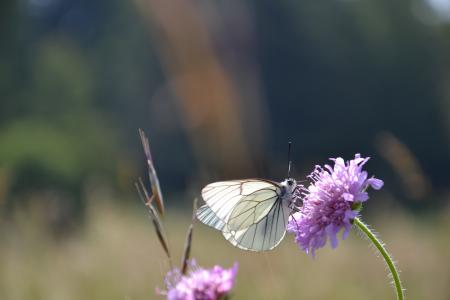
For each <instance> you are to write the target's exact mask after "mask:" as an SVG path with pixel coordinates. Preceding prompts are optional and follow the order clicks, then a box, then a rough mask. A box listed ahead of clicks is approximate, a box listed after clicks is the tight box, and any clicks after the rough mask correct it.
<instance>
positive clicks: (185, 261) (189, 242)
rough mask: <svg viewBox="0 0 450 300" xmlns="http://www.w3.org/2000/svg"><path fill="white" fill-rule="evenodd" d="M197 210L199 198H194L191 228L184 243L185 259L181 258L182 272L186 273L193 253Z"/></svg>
mask: <svg viewBox="0 0 450 300" xmlns="http://www.w3.org/2000/svg"><path fill="white" fill-rule="evenodd" d="M196 211H197V198H195V199H194V204H193V209H192V222H191V225H189V229H188V231H187V234H186V242H185V243H184V252H183V259H182V260H181V266H182V267H181V274H183V275H184V274H186V272H187V268H188V262H189V258H190V255H191V246H192V233H193V231H194V221H195V217H196V216H195V213H196Z"/></svg>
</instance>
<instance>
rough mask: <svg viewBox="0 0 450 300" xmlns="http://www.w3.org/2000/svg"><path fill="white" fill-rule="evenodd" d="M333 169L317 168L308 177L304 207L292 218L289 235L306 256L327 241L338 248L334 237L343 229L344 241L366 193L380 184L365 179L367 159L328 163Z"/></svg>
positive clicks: (336, 160)
mask: <svg viewBox="0 0 450 300" xmlns="http://www.w3.org/2000/svg"><path fill="white" fill-rule="evenodd" d="M331 160H332V161H334V167H331V166H329V165H325V166H324V167H321V166H316V167H315V169H314V171H313V172H312V173H311V175H310V176H309V177H310V178H311V180H312V183H311V184H310V185H309V187H308V189H306V190H304V194H303V197H302V200H303V206H301V207H300V208H299V212H297V213H295V214H293V215H292V217H291V218H290V220H289V223H288V227H287V229H288V231H289V232H293V233H295V234H296V238H295V240H296V242H297V244H298V245H299V247H300V248H301V249H302V250H304V251H305V252H306V253H311V254H312V255H313V256H314V255H315V250H316V249H319V248H322V247H323V246H325V244H326V242H327V239H329V240H330V243H331V247H333V248H336V247H337V245H338V238H337V234H338V233H339V231H340V230H341V229H342V228H344V232H343V239H345V238H346V237H347V235H348V233H349V231H350V228H351V226H352V220H353V219H354V218H356V217H357V216H358V213H359V207H360V204H361V203H362V202H364V201H367V199H369V195H368V194H367V192H366V189H367V188H368V187H369V186H371V187H372V188H374V189H376V190H378V189H380V188H381V187H382V186H383V181H382V180H380V179H376V178H374V177H371V178H367V177H368V176H367V172H366V171H363V170H362V167H363V166H364V164H365V163H366V162H367V161H368V160H369V158H362V157H361V156H360V155H359V154H356V155H355V158H354V159H353V160H350V161H347V162H345V161H344V160H343V159H342V158H341V157H338V158H336V159H331Z"/></svg>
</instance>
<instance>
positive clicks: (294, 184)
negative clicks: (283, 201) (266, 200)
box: [281, 178, 297, 194]
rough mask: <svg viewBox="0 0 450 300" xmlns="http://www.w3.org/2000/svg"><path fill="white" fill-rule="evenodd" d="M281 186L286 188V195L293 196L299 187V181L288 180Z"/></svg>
mask: <svg viewBox="0 0 450 300" xmlns="http://www.w3.org/2000/svg"><path fill="white" fill-rule="evenodd" d="M281 186H282V187H283V188H284V190H285V192H286V193H288V194H292V193H293V192H294V190H295V188H296V187H297V181H295V179H293V178H287V179H286V180H284V181H283V182H282V183H281Z"/></svg>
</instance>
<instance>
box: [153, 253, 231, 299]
mask: <svg viewBox="0 0 450 300" xmlns="http://www.w3.org/2000/svg"><path fill="white" fill-rule="evenodd" d="M236 273H237V263H235V264H234V266H233V267H232V268H230V269H223V268H222V267H220V266H214V267H213V268H212V269H203V268H200V267H198V266H197V264H196V262H195V261H194V260H192V261H191V262H190V272H189V273H188V274H186V275H182V274H181V272H180V270H179V269H174V270H172V271H170V272H169V273H167V276H166V279H165V282H166V286H167V291H163V292H159V294H162V295H166V296H167V299H168V300H219V299H223V298H224V297H226V296H227V295H228V294H229V292H230V291H231V289H232V288H233V284H234V278H235V277H236Z"/></svg>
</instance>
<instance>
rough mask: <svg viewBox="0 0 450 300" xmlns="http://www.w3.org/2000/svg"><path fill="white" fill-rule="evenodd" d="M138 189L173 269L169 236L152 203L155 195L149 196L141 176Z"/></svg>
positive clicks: (137, 185) (136, 184)
mask: <svg viewBox="0 0 450 300" xmlns="http://www.w3.org/2000/svg"><path fill="white" fill-rule="evenodd" d="M135 186H136V189H137V191H138V194H139V198H140V199H141V201H142V202H143V203H144V204H145V206H147V208H148V213H149V216H150V219H151V220H152V223H153V226H154V228H155V231H156V235H157V236H158V240H159V242H160V244H161V246H162V248H163V250H164V252H165V253H166V255H167V258H168V260H169V265H170V268H171V269H172V268H173V266H172V256H171V255H170V251H169V244H168V242H167V238H166V235H165V233H164V227H163V225H162V223H161V220H160V218H159V216H158V212H157V211H156V209H155V208H154V207H153V205H152V201H153V199H154V196H153V195H152V196H151V197H150V196H149V194H148V192H147V189H146V188H145V186H144V184H143V182H142V179H141V178H139V184H138V183H137V182H136V183H135Z"/></svg>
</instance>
